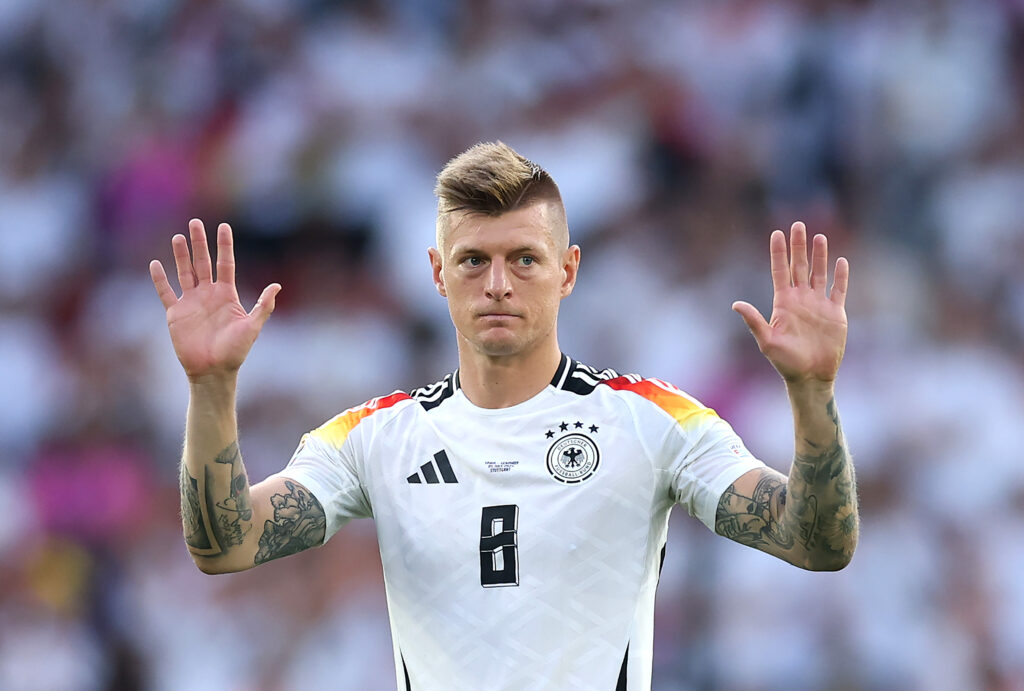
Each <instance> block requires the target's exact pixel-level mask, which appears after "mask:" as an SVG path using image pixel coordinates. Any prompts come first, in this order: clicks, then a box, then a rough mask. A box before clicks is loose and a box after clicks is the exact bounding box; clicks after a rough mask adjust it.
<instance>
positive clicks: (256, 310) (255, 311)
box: [249, 283, 281, 329]
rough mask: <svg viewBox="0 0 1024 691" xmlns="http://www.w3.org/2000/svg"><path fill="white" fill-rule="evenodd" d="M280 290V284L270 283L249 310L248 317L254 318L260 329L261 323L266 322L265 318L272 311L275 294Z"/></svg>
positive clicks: (275, 298) (267, 317)
mask: <svg viewBox="0 0 1024 691" xmlns="http://www.w3.org/2000/svg"><path fill="white" fill-rule="evenodd" d="M280 292H281V284H280V283H271V284H270V285H268V286H267V287H266V288H264V289H263V292H262V293H260V298H259V300H257V301H256V304H255V305H253V308H252V311H251V312H249V318H250V319H254V320H255V321H256V325H257V326H258V327H259V328H261V329H262V328H263V325H264V324H266V323H267V319H269V318H270V314H271V312H273V311H274V305H275V304H276V303H277V294H278V293H280Z"/></svg>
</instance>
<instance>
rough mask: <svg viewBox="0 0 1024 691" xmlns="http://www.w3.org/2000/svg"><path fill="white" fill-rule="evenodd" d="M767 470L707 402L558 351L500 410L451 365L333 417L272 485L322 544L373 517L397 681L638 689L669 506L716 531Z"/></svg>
mask: <svg viewBox="0 0 1024 691" xmlns="http://www.w3.org/2000/svg"><path fill="white" fill-rule="evenodd" d="M759 467H762V464H761V462H760V461H758V460H756V459H755V458H754V457H752V456H751V454H750V453H749V452H748V451H747V450H746V448H745V447H744V445H743V443H742V442H741V441H740V439H739V437H737V436H736V434H735V433H734V432H733V430H732V428H731V427H730V426H729V425H728V424H727V423H726V422H724V421H723V420H722V419H720V418H719V417H718V416H717V415H716V414H715V412H714V411H713V410H711V409H710V408H706V407H704V406H702V405H701V404H700V403H698V402H697V401H695V400H693V399H692V398H690V397H689V396H687V395H686V394H684V393H683V392H682V391H680V390H678V389H676V388H675V387H673V386H671V385H670V384H666V383H664V382H662V381H659V380H657V379H642V378H640V377H638V376H635V375H627V376H619V375H618V374H617V373H615V372H613V371H611V370H603V371H600V372H599V371H597V370H595V369H593V368H591V367H588V366H586V365H583V364H581V363H579V362H576V361H575V360H572V359H571V358H568V357H565V356H563V357H562V361H561V364H560V365H559V368H558V372H557V373H556V374H555V377H554V379H553V380H552V382H551V384H550V385H549V386H548V387H546V388H545V389H544V390H543V391H541V392H540V393H538V394H537V395H536V396H534V397H533V398H531V399H529V400H528V401H525V402H523V403H520V404H518V405H515V406H512V407H509V408H500V409H485V408H479V407H477V406H475V405H473V404H472V403H471V402H470V401H469V400H468V399H467V398H466V396H465V395H464V393H463V392H462V391H461V390H460V387H459V375H458V372H455V373H453V374H450V375H448V376H447V377H445V379H444V380H443V381H440V382H438V383H436V384H434V385H432V386H429V387H425V388H423V389H418V390H415V391H413V392H412V393H411V394H406V393H403V392H396V393H393V394H391V395H390V396H385V397H382V398H376V399H373V400H371V401H369V402H368V403H366V404H365V405H362V406H360V407H357V408H352V409H350V410H347V411H345V412H344V413H341V414H340V415H338V416H337V417H335V418H333V419H332V420H330V421H329V422H327V423H326V424H325V425H323V426H322V427H320V428H318V429H316V430H314V431H312V432H310V433H309V434H307V435H305V436H304V437H303V439H302V442H301V443H300V445H299V448H298V450H297V451H296V452H295V455H294V456H293V457H292V460H291V461H290V462H289V464H288V466H287V467H286V468H285V469H284V470H283V471H281V472H280V473H279V474H278V475H279V476H280V477H286V478H289V479H292V480H295V481H297V482H299V483H301V484H303V485H305V486H306V487H307V488H308V489H309V491H310V492H312V493H313V495H314V496H315V497H316V498H317V499H318V500H319V501H320V503H321V504H322V506H323V508H324V510H325V512H326V514H327V536H326V538H325V539H327V538H330V537H331V536H332V535H333V534H334V533H335V532H336V531H337V530H338V529H339V528H340V527H341V526H342V525H344V524H345V523H346V522H347V521H349V520H350V519H352V518H369V517H372V518H373V519H374V521H375V523H376V528H377V536H378V540H379V543H380V553H381V559H382V562H383V567H384V582H385V588H386V591H387V601H388V612H389V617H390V620H391V632H392V640H393V642H394V652H395V668H396V671H397V675H398V688H399V689H413V690H414V691H421V690H435V689H440V690H445V691H449V690H451V691H462V690H464V691H479V690H480V689H489V690H496V689H509V690H513V689H514V690H516V691H519V690H522V689H559V690H561V689H600V690H602V691H609V690H611V689H649V688H650V685H651V660H652V649H653V645H652V639H653V631H654V593H655V589H656V587H657V584H658V576H659V571H660V568H661V563H662V560H663V556H664V555H663V552H664V548H665V540H666V534H667V529H668V516H669V511H670V510H671V508H672V506H673V505H675V504H677V503H678V504H681V505H682V506H684V507H685V508H686V510H687V511H688V512H689V513H690V514H691V515H693V516H696V517H697V518H699V519H700V520H701V521H702V522H704V523H705V524H706V525H707V526H708V527H709V528H712V529H714V520H715V512H716V509H717V506H718V501H719V498H720V497H721V495H722V493H723V491H724V490H725V489H726V488H727V487H728V486H729V485H730V484H731V483H732V482H734V481H735V480H736V479H737V478H738V477H739V476H740V475H742V474H744V473H746V472H747V471H749V470H752V469H755V468H759Z"/></svg>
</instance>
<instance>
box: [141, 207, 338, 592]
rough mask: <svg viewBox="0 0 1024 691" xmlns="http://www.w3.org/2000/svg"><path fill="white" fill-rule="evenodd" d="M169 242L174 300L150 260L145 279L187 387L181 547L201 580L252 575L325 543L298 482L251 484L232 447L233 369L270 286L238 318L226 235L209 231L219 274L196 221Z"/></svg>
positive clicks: (320, 518)
mask: <svg viewBox="0 0 1024 691" xmlns="http://www.w3.org/2000/svg"><path fill="white" fill-rule="evenodd" d="M189 235H190V237H191V241H192V252H191V254H190V252H189V247H188V242H187V241H186V239H185V237H184V236H183V235H175V236H174V237H173V238H172V239H171V247H172V249H173V250H174V262H175V268H176V269H177V275H178V283H179V284H180V286H181V297H178V296H177V295H176V294H175V292H174V290H173V289H172V288H171V286H170V283H169V282H168V280H167V275H166V273H165V272H164V268H163V265H161V264H160V262H158V261H153V262H151V263H150V266H149V270H150V276H151V277H152V279H153V285H154V286H155V288H156V292H157V295H158V296H159V297H160V301H161V302H162V303H163V305H164V308H165V309H166V310H167V327H168V330H169V331H170V335H171V343H172V344H173V346H174V351H175V354H176V355H177V356H178V360H179V362H181V365H182V368H183V369H184V370H185V375H186V376H187V377H188V381H189V394H190V395H189V406H188V414H187V418H186V423H185V449H184V453H183V454H182V462H181V468H180V476H179V478H180V489H181V518H182V529H183V532H184V535H185V543H186V544H187V545H188V549H189V551H190V552H191V554H192V557H193V559H194V560H195V562H196V564H197V565H198V566H199V568H200V569H201V570H203V571H204V572H206V573H226V572H230V571H241V570H244V569H248V568H251V567H253V566H255V565H256V564H261V563H263V562H265V561H270V560H271V559H276V558H277V557H283V556H286V555H288V554H294V553H295V552H298V551H301V550H303V549H307V548H309V547H313V546H315V545H318V544H320V543H321V542H323V539H324V535H325V525H326V521H325V518H324V510H323V507H322V506H321V505H320V504H319V503H318V502H317V500H316V499H315V498H314V497H313V495H312V494H310V493H309V492H308V491H307V490H306V488H305V487H302V486H301V485H300V484H298V483H296V482H293V481H290V480H286V479H283V478H280V477H277V476H275V477H272V478H270V479H268V480H266V481H264V482H261V483H259V484H257V485H255V486H252V487H250V486H249V480H248V477H247V476H246V472H245V466H244V465H243V464H242V456H241V452H240V450H239V447H238V423H237V420H236V415H235V389H236V383H237V380H238V370H239V368H240V367H241V366H242V362H243V361H244V360H245V357H246V355H248V353H249V349H250V348H251V347H252V344H253V343H254V342H255V340H256V337H257V336H258V335H259V332H260V330H261V329H262V328H263V325H264V324H265V323H266V321H267V319H268V318H269V317H270V313H271V312H273V310H274V302H275V298H276V296H277V293H278V291H280V289H281V286H280V285H278V284H276V283H272V284H271V285H269V286H267V287H266V288H265V289H264V290H263V293H262V294H261V295H260V298H259V300H257V301H256V305H255V306H254V307H253V308H252V310H251V311H249V312H246V311H245V309H244V308H243V307H242V305H241V303H240V302H239V299H238V292H237V290H236V288H235V261H234V246H233V239H232V236H231V228H230V227H229V226H228V225H227V224H223V223H222V224H221V225H220V226H219V227H218V229H217V276H216V280H214V276H213V264H212V261H211V258H210V250H209V248H208V246H207V241H206V231H205V229H204V227H203V224H202V222H201V221H199V220H198V219H193V220H192V221H190V222H189Z"/></svg>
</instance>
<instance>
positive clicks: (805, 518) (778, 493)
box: [715, 223, 859, 571]
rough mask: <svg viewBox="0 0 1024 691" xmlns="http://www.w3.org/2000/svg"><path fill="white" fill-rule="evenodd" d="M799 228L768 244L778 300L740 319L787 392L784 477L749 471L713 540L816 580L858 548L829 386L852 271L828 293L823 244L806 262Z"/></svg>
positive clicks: (848, 467)
mask: <svg viewBox="0 0 1024 691" xmlns="http://www.w3.org/2000/svg"><path fill="white" fill-rule="evenodd" d="M806 233H807V231H806V229H805V228H804V225H803V224H802V223H794V224H793V227H792V229H791V230H790V242H789V244H790V249H791V251H787V246H786V245H787V243H786V238H785V235H784V234H783V233H782V231H775V232H774V233H772V237H771V243H770V245H771V268H772V283H773V285H774V289H775V298H774V301H773V305H772V316H771V319H770V320H769V321H766V320H765V319H764V317H762V316H761V314H760V313H759V312H758V311H757V309H755V308H754V307H753V306H751V305H750V304H748V303H745V302H737V303H735V304H734V305H733V309H734V310H735V311H736V312H738V313H739V314H740V316H742V317H743V320H744V321H745V322H746V324H747V326H748V327H749V328H750V331H751V333H753V335H754V339H755V340H756V341H757V344H758V347H759V348H760V349H761V352H762V353H764V355H765V357H767V358H768V360H769V362H771V364H772V365H773V366H774V367H775V369H776V370H777V371H778V372H779V374H781V375H782V378H783V380H784V381H785V382H786V390H787V392H788V394H789V400H790V405H791V407H792V409H793V422H794V433H795V449H794V456H793V463H792V466H791V468H790V472H789V477H788V478H787V477H786V476H784V475H782V473H779V472H778V471H776V470H773V469H771V468H764V469H761V470H752V471H749V472H747V473H746V474H744V475H742V476H741V477H740V478H739V479H738V480H736V482H734V483H733V484H732V485H730V486H729V487H728V489H726V490H725V492H724V493H723V495H722V498H721V500H720V501H719V504H718V511H717V514H716V517H715V528H716V531H717V532H718V533H719V534H720V535H724V536H726V537H729V538H731V539H733V540H736V541H737V542H740V543H742V544H745V545H749V546H751V547H755V548H757V549H760V550H762V551H764V552H767V553H768V554H772V555H774V556H777V557H779V558H781V559H784V560H786V561H788V562H790V563H792V564H795V565H797V566H800V567H802V568H805V569H811V570H815V571H834V570H838V569H841V568H843V567H844V566H846V565H847V564H848V563H849V562H850V559H851V558H852V557H853V552H854V549H855V548H856V546H857V537H858V528H859V518H858V509H857V493H856V484H855V481H854V473H853V464H852V462H851V461H850V455H849V452H848V451H847V448H846V443H845V440H844V437H843V431H842V426H841V425H840V422H839V412H838V409H837V407H836V401H835V396H834V385H835V378H836V374H837V373H838V370H839V364H840V362H841V361H842V358H843V353H844V350H845V346H846V327H847V321H846V311H845V301H846V289H847V285H848V280H849V265H848V263H847V262H846V260H845V259H839V260H838V261H837V262H836V270H835V280H834V284H833V286H832V290H831V292H828V291H827V289H826V288H827V285H826V284H827V273H828V266H827V256H828V254H827V242H826V240H825V237H824V236H823V235H818V236H815V238H814V240H813V247H812V249H811V259H810V263H808V259H807V234H806Z"/></svg>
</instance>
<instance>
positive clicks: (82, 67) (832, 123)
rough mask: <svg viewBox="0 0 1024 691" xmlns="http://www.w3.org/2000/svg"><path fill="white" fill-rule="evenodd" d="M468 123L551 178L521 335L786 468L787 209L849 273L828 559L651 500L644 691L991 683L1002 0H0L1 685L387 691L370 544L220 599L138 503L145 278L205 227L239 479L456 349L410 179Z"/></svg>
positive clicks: (1017, 15) (1020, 178)
mask: <svg viewBox="0 0 1024 691" xmlns="http://www.w3.org/2000/svg"><path fill="white" fill-rule="evenodd" d="M491 139H502V140H503V141H505V142H507V143H509V144H510V145H512V146H513V147H515V148H517V149H518V150H519V151H521V152H522V153H524V154H525V155H527V156H529V157H531V158H533V159H535V160H536V161H537V162H538V163H540V164H541V165H542V166H544V167H545V168H546V169H548V170H549V171H550V172H551V173H552V175H553V176H554V178H555V179H556V180H557V181H558V182H559V184H560V186H561V188H562V193H563V196H564V198H565V203H566V206H567V210H568V214H569V222H570V228H571V231H572V234H573V240H574V241H575V242H578V243H579V244H580V245H581V246H582V253H583V260H582V266H581V277H580V281H579V284H578V286H577V289H576V292H575V294H574V295H573V296H571V297H570V298H569V299H568V300H567V301H566V302H565V303H564V304H563V311H562V319H561V344H562V347H563V349H564V350H565V351H566V352H568V353H570V354H572V355H573V356H574V357H577V358H578V359H581V360H583V361H585V362H588V363H590V364H592V365H595V366H598V367H613V368H615V369H617V370H619V371H623V372H640V373H642V374H645V375H648V376H657V377H661V378H663V379H668V380H670V381H672V382H674V383H675V384H677V385H679V386H680V387H682V388H684V389H685V390H687V391H688V392H689V393H691V394H692V395H694V396H696V397H697V398H699V399H701V400H702V401H703V402H705V403H706V404H708V405H710V406H712V407H714V408H715V409H716V410H718V411H719V413H720V414H721V415H722V416H723V417H725V418H726V419H728V420H729V421H731V422H732V423H733V426H734V427H735V428H736V429H737V431H738V432H739V433H740V434H741V435H742V436H743V437H744V439H745V440H746V441H747V443H748V446H749V447H750V448H751V449H752V450H753V451H754V452H755V453H756V454H757V455H759V456H760V457H761V458H763V459H765V461H766V462H768V463H769V464H771V465H773V466H775V467H777V468H779V469H781V470H783V471H785V470H787V469H788V465H789V458H790V455H791V453H792V440H791V435H792V431H791V430H792V427H791V423H790V419H789V408H788V405H787V401H786V398H785V394H784V390H783V386H782V384H781V381H780V380H779V379H778V377H777V375H776V374H775V373H774V371H773V370H772V369H771V367H770V366H769V365H768V363H767V362H766V361H765V360H764V359H763V358H762V357H761V355H760V354H759V353H758V351H757V348H756V345H755V344H754V342H753V339H751V338H750V336H749V334H748V333H747V332H746V330H745V328H744V326H743V324H742V321H741V320H740V319H739V317H738V316H736V315H735V314H733V313H732V312H731V311H730V309H729V305H730V304H731V302H732V301H733V300H736V299H747V300H749V301H751V302H753V303H754V304H756V305H757V306H759V307H760V308H761V309H762V310H763V311H765V312H767V311H768V310H769V309H770V304H771V286H770V281H769V277H768V257H767V242H768V234H769V232H770V231H771V230H772V229H773V228H777V227H782V228H787V227H788V225H789V224H790V223H791V222H792V221H793V220H796V219H798V218H799V219H802V220H804V221H806V222H807V224H808V226H809V229H810V230H811V231H812V232H824V233H827V234H828V236H829V240H830V248H831V250H832V255H833V257H835V256H838V255H839V254H842V255H845V256H847V257H848V258H849V259H850V263H851V266H852V277H851V291H850V295H849V300H848V303H847V308H848V311H849V315H850V322H851V327H850V340H849V344H848V347H847V355H846V361H845V363H844V365H843V368H842V370H841V372H840V380H839V384H838V394H837V398H838V402H839V407H840V411H841V414H842V416H843V420H844V425H845V429H846V433H847V436H848V439H849V444H850V446H851V448H852V450H853V453H854V457H855V460H856V465H857V469H858V475H859V484H860V490H861V501H862V516H863V527H862V537H861V544H860V548H859V550H858V552H857V554H856V556H855V558H854V560H853V563H852V564H851V565H850V566H849V567H848V568H847V569H846V570H845V571H843V572H840V573H836V574H808V573H805V572H801V571H799V570H797V569H795V568H793V567H790V566H787V565H785V564H782V563H780V562H776V561H774V560H772V559H771V558H769V557H767V556H765V555H763V554H760V553H758V552H755V551H753V550H749V549H745V548H742V547H740V546H738V545H735V544H733V543H730V542H728V541H726V540H724V539H721V538H717V537H715V536H713V535H712V534H711V533H710V532H709V531H708V530H706V529H705V528H704V527H703V526H701V525H700V524H699V523H698V522H697V521H694V520H692V519H690V518H689V517H688V516H686V515H685V512H683V511H681V510H680V511H677V512H676V515H674V516H673V521H672V528H671V530H670V542H669V546H668V554H667V561H666V564H665V568H664V572H663V573H664V575H663V578H662V582H661V586H660V590H659V595H658V610H657V617H656V633H655V645H656V651H655V659H654V675H655V681H654V688H655V689H740V690H744V691H760V690H766V691H767V690H772V691H773V690H776V689H779V690H782V689H842V690H853V689H870V690H875V689H878V690H890V689H892V690H895V689H929V690H933V689H939V690H941V689H957V690H960V689H968V690H969V689H994V690H997V691H1008V690H1010V689H1024V623H1022V622H1024V452H1022V450H1021V446H1020V445H1018V444H1017V439H1016V432H1015V430H1020V429H1021V425H1022V422H1024V357H1022V354H1024V272H1022V271H1021V270H1020V268H1021V266H1022V265H1024V213H1022V212H1024V201H1022V200H1024V2H1021V1H1020V0H1002V1H999V0H970V1H968V0H960V1H957V0H911V1H901V0H803V1H796V0H794V1H790V2H782V1H768V0H734V1H732V2H716V1H714V0H702V1H682V2H671V1H669V0H638V1H636V2H629V3H626V2H614V1H613V0H480V1H473V0H376V1H370V0H365V1H359V0H349V1H348V2H327V1H326V0H291V1H289V0H225V1H224V2H217V3H211V2H204V1H203V0H50V1H39V0H4V1H3V2H0V385H2V395H0V511H2V515H3V520H0V688H3V689H7V690H10V691H22V690H30V689H31V690H35V689H39V690H46V691H61V690H65V689H66V690H70V691H78V690H82V691H91V690H94V689H156V690H167V691H177V690H180V689H200V690H201V689H232V690H234V689H238V690H243V689H244V690H248V689H253V690H261V691H262V690H267V691H275V690H278V689H280V690H289V689H299V688H341V689H361V690H362V689H365V690H369V691H374V690H376V689H393V688H394V684H395V681H394V671H393V662H392V655H391V647H390V637H389V630H388V620H387V612H386V609H385V604H384V596H383V585H382V581H381V575H380V563H379V557H378V555H377V549H376V542H375V537H374V532H373V526H372V523H370V522H369V521H362V522H356V523H353V524H350V525H349V526H347V527H346V528H345V529H344V530H342V531H341V532H340V533H339V534H338V536H337V537H336V538H335V539H334V540H332V541H331V542H330V543H329V544H328V545H327V546H325V547H324V548H322V549H319V550H313V551H311V552H308V553H304V554H301V555H298V556H295V557H290V558H288V559H285V560H282V561H279V562H274V563H271V564H268V565H265V566H262V567H260V568H259V569H256V570H254V571H250V572H246V573H242V574H236V575H231V576H221V577H211V576H204V575H202V574H200V573H199V572H198V571H197V570H196V569H195V567H194V566H193V565H192V564H191V561H190V559H189V557H188V555H187V552H186V550H185V547H184V544H183V541H182V538H181V532H180V521H179V518H178V493H177V462H178V457H179V454H180V447H181V436H182V428H183V423H184V413H185V406H186V402H187V386H186V382H185V378H184V375H183V374H182V372H181V370H180V367H179V366H178V363H177V361H176V359H175V357H174V353H173V351H172V349H171V347H170V342H169V338H168V336H167V332H166V328H165V322H164V312H163V309H162V307H161V305H160V302H159V300H158V299H157V297H156V295H155V292H154V290H153V288H152V284H151V282H150V279H149V277H148V273H147V269H146V267H147V264H148V262H149V260H150V259H152V258H158V259H161V260H162V261H163V262H164V263H165V266H170V262H171V253H170V237H171V235H173V234H174V233H177V232H182V231H184V230H185V228H186V223H187V221H188V219H189V218H191V217H194V216H198V217H200V218H202V219H204V220H205V221H206V222H207V224H208V228H212V227H213V226H214V225H215V224H216V223H217V222H219V221H228V222H230V223H232V225H233V227H234V229H235V234H236V255H237V261H238V275H239V280H240V283H241V292H242V296H243V302H245V303H246V305H247V306H249V305H251V304H252V302H253V301H254V300H255V297H256V296H257V295H258V294H259V291H260V290H261V289H262V287H263V286H264V285H266V284H267V283H269V282H271V281H278V282H280V283H281V284H282V285H283V286H284V289H283V292H282V293H281V296H280V298H279V300H278V309H277V311H276V313H275V314H274V316H273V317H272V318H271V320H270V322H269V323H268V324H267V327H266V328H265V330H264V333H263V334H262V336H261V337H260V340H259V341H258V342H257V344H256V346H255V348H254V350H253V351H252V354H251V356H250V358H249V360H248V361H247V362H246V364H245V365H244V366H243V368H242V372H241V383H240V400H239V419H240V427H241V447H242V451H243V454H244V456H245V459H246V464H247V466H248V468H249V474H250V477H251V478H252V479H253V480H254V481H255V480H259V479H262V478H263V477H264V476H266V475H268V474H270V473H272V472H274V471H276V470H278V469H280V468H281V467H282V466H283V464H284V463H285V462H286V461H287V459H288V458H289V456H290V455H291V452H292V450H293V448H294V446H295V444H296V443H297V442H298V439H299V436H300V435H301V434H302V433H303V432H304V431H306V430H308V429H310V428H312V427H315V426H317V425H318V424H320V423H321V422H322V421H324V420H326V419H328V418H329V417H331V416H333V415H334V414H335V413H337V412H339V411H341V410H343V409H345V408H348V407H350V406H352V405H356V404H358V403H360V402H362V401H364V400H366V399H367V398H369V397H371V396H374V395H379V394H384V393H388V392H390V391H392V390H394V389H398V388H400V389H404V390H409V389H410V388H414V387H416V386H419V385H423V384H427V383H430V382H432V381H436V380H437V379H439V378H441V377H442V376H443V375H444V374H445V373H447V372H449V371H451V370H452V369H454V368H455V367H456V366H457V362H456V355H455V347H454V339H453V337H452V334H451V324H450V321H449V320H448V316H447V307H446V304H445V303H444V300H443V299H442V298H440V297H439V296H438V295H437V294H436V292H435V291H434V289H433V286H432V284H431V281H430V275H429V269H428V263H427V253H426V248H427V247H428V246H430V245H431V244H432V242H433V222H434V213H435V200H434V198H433V196H432V187H433V177H434V175H435V174H436V172H437V170H439V169H440V168H441V167H442V166H443V164H444V163H445V161H446V160H448V158H450V157H451V156H453V155H455V154H457V153H459V152H461V151H462V150H464V149H465V148H468V147H469V146H470V145H472V144H473V143H474V142H476V141H478V140H491Z"/></svg>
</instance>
